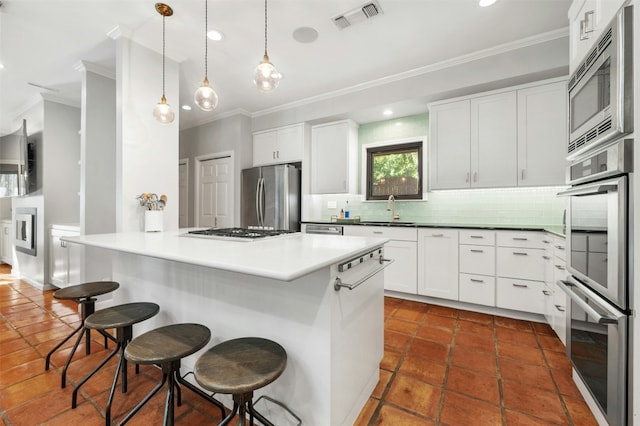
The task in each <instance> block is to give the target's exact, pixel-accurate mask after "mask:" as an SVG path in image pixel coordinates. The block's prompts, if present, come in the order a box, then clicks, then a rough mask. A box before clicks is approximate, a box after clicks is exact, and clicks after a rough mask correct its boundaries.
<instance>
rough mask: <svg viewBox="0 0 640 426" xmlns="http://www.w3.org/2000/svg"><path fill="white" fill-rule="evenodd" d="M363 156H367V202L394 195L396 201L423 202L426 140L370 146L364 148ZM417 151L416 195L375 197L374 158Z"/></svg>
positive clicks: (365, 180)
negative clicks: (380, 155)
mask: <svg viewBox="0 0 640 426" xmlns="http://www.w3.org/2000/svg"><path fill="white" fill-rule="evenodd" d="M362 148H363V154H364V155H365V158H364V161H363V163H364V164H363V166H364V173H363V175H364V179H363V181H364V186H365V188H364V191H363V192H364V195H365V200H367V201H380V200H387V199H388V198H389V196H390V195H393V196H394V198H395V199H396V200H422V199H423V198H424V197H423V193H424V188H425V182H424V176H425V171H424V164H425V163H424V161H425V160H424V139H422V140H420V139H411V141H410V142H408V141H403V142H401V143H393V142H388V143H381V144H372V145H369V146H363V147H362ZM414 150H415V151H417V153H418V191H417V193H416V194H404V195H397V194H387V195H373V194H372V192H373V179H372V175H371V173H372V164H373V158H374V156H375V155H376V154H385V153H394V152H397V153H401V152H406V151H414Z"/></svg>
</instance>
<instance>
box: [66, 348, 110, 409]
mask: <svg viewBox="0 0 640 426" xmlns="http://www.w3.org/2000/svg"><path fill="white" fill-rule="evenodd" d="M119 350H120V344H118V345H116V348H115V349H114V350H113V352H111V353H110V354H109V356H107V357H106V358H105V359H103V360H102V362H100V364H98V365H97V366H96V368H94V369H93V370H92V371H91V373H89V374H87V375H86V376H85V377H84V379H82V380H81V381H80V383H78V384H77V385H76V387H75V388H73V394H72V395H71V408H76V405H77V400H78V391H79V390H80V387H82V385H84V384H85V383H86V382H87V381H88V380H89V379H90V378H91V377H92V376H93V375H94V374H96V373H97V372H98V370H100V369H101V368H102V367H103V366H104V365H105V364H106V363H107V362H109V360H110V359H111V358H113V357H114V356H115V355H116V354H117V353H118V351H119Z"/></svg>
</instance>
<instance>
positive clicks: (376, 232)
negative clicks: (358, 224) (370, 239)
mask: <svg viewBox="0 0 640 426" xmlns="http://www.w3.org/2000/svg"><path fill="white" fill-rule="evenodd" d="M373 233H374V234H377V235H382V231H373Z"/></svg>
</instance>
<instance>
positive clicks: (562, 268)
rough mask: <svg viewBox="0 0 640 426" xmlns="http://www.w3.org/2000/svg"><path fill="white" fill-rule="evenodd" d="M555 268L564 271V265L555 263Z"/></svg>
mask: <svg viewBox="0 0 640 426" xmlns="http://www.w3.org/2000/svg"><path fill="white" fill-rule="evenodd" d="M556 268H558V269H560V270H561V271H564V270H565V267H564V266H562V265H556Z"/></svg>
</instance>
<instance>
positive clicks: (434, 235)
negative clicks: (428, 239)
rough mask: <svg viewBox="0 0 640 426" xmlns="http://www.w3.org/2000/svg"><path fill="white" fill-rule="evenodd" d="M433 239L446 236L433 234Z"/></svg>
mask: <svg viewBox="0 0 640 426" xmlns="http://www.w3.org/2000/svg"><path fill="white" fill-rule="evenodd" d="M431 236H432V237H444V234H431Z"/></svg>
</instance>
